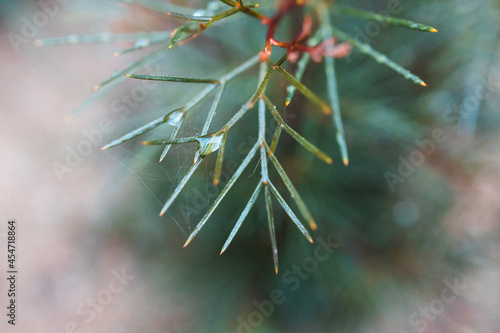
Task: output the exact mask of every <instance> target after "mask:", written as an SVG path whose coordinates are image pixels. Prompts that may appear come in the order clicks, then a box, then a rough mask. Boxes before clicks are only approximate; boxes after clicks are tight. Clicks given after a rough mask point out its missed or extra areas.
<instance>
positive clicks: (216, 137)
mask: <svg viewBox="0 0 500 333" xmlns="http://www.w3.org/2000/svg"><path fill="white" fill-rule="evenodd" d="M223 138H224V132H220V133H216V134H210V135H206V136H202V137H201V138H198V151H197V152H196V155H195V157H194V163H196V161H197V160H198V158H200V157H205V156H207V155H208V154H211V153H213V152H214V151H217V150H218V149H219V148H220V146H221V144H222V139H223Z"/></svg>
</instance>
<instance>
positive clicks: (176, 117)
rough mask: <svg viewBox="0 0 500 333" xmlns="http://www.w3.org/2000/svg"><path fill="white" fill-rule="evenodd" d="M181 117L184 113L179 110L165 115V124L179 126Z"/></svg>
mask: <svg viewBox="0 0 500 333" xmlns="http://www.w3.org/2000/svg"><path fill="white" fill-rule="evenodd" d="M183 115H184V112H182V111H180V110H177V111H173V112H171V113H169V114H168V115H167V117H168V120H167V123H168V124H169V125H172V126H179V125H180V123H181V120H182V116H183Z"/></svg>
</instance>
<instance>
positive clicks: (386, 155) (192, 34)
mask: <svg viewBox="0 0 500 333" xmlns="http://www.w3.org/2000/svg"><path fill="white" fill-rule="evenodd" d="M297 3H298V4H297ZM395 3H396V2H393V1H305V4H303V3H302V2H300V1H298V2H295V1H262V2H259V3H258V5H259V6H258V7H257V6H256V5H257V3H246V2H245V1H243V2H242V3H241V2H240V1H231V0H227V1H226V0H224V1H219V2H210V3H207V2H206V1H176V2H175V3H170V4H167V3H166V2H160V1H158V2H155V1H146V0H137V1H123V2H119V3H118V2H117V3H116V6H128V7H127V8H129V11H128V13H129V15H128V16H127V17H122V18H120V19H121V20H122V22H126V21H127V20H132V21H133V20H134V13H135V12H137V13H139V12H140V15H142V16H147V15H149V14H150V15H151V19H150V21H149V22H148V29H147V31H139V30H137V31H133V32H131V31H127V32H122V31H113V32H112V33H105V34H102V33H101V34H100V33H98V34H96V35H95V34H94V35H92V34H89V35H91V36H90V37H86V38H88V40H87V41H85V38H84V37H81V36H76V35H75V36H69V37H63V38H59V39H57V38H56V39H44V40H40V41H37V44H38V45H52V44H66V43H69V44H74V43H80V42H84V43H86V42H115V41H116V42H120V44H119V46H117V54H116V56H119V57H128V59H130V63H131V66H130V67H128V68H127V67H126V66H125V67H122V68H120V69H119V70H118V71H117V72H116V73H112V72H110V73H103V83H101V84H99V85H97V86H96V91H95V92H94V94H93V95H91V97H90V99H89V100H88V101H87V102H84V104H83V107H79V108H77V109H76V110H75V111H74V112H73V113H72V114H71V118H72V121H78V114H81V112H92V111H93V110H92V108H93V105H94V103H97V104H98V103H101V102H102V101H103V100H106V98H109V96H113V94H119V92H120V89H122V90H124V89H131V87H134V86H135V85H142V84H143V82H144V80H148V81H151V80H153V81H154V83H147V84H155V86H154V87H155V88H154V89H152V90H151V91H149V92H148V95H147V99H146V100H145V101H144V102H143V103H141V104H140V106H139V107H138V109H137V110H134V111H133V114H131V115H128V116H126V117H123V118H124V119H120V117H118V116H116V115H114V114H113V112H112V110H111V111H110V115H111V117H114V121H116V131H115V133H113V138H110V143H109V145H107V146H106V147H104V148H109V151H110V152H111V151H113V152H112V153H110V154H113V156H114V157H113V158H116V159H117V160H119V161H120V167H117V170H116V179H112V180H110V188H111V190H110V192H109V193H107V194H104V195H103V200H109V202H110V210H109V213H108V214H109V215H108V216H107V218H108V219H110V220H113V221H115V222H114V223H113V224H112V228H111V229H110V230H105V231H104V232H103V233H101V235H103V237H105V236H106V235H107V234H108V233H109V234H114V235H117V237H120V238H123V239H126V240H127V242H128V243H129V244H130V246H132V247H134V248H136V251H137V253H138V254H139V256H140V257H141V258H142V260H143V265H144V269H145V270H147V271H148V272H149V274H150V279H151V283H153V284H156V285H158V286H159V287H158V290H159V291H160V292H162V291H164V292H165V294H169V295H172V294H175V295H177V296H178V302H179V309H180V310H179V311H182V312H185V313H189V318H190V319H189V322H190V323H189V325H188V324H186V323H184V325H185V327H188V326H189V327H190V329H187V330H186V331H191V332H230V331H231V332H232V331H235V330H237V329H238V327H241V320H238V318H242V320H243V321H246V322H248V315H250V314H251V313H252V312H254V311H256V310H257V308H256V306H255V304H254V301H257V302H262V301H264V300H268V299H269V298H270V294H271V292H272V291H273V290H275V289H278V290H281V291H282V292H283V295H284V296H283V297H284V299H286V301H284V302H283V303H282V304H279V305H275V306H274V308H273V311H272V314H271V315H269V316H264V319H263V321H262V323H259V325H257V326H258V327H257V328H255V331H256V332H306V331H307V332H327V331H328V332H341V331H342V332H344V331H346V332H352V331H358V330H359V331H377V330H374V329H373V328H370V325H374V324H373V322H375V321H376V320H375V318H378V317H379V316H382V315H385V316H387V313H391V312H392V311H394V313H395V315H394V316H395V317H398V316H401V319H399V320H400V321H402V322H403V324H401V323H399V324H398V325H400V326H398V327H401V328H402V329H407V330H408V331H409V332H413V331H414V330H415V327H412V326H411V323H409V322H408V316H409V315H410V314H411V313H412V312H413V311H414V310H413V308H412V307H411V304H409V303H411V302H410V301H408V300H410V299H413V298H415V295H418V296H421V295H422V294H423V293H424V294H425V293H432V291H436V292H438V291H439V290H440V289H441V288H442V281H443V280H444V279H446V278H448V279H450V280H452V279H453V278H454V277H456V276H459V275H460V274H462V273H463V272H465V271H467V269H470V268H471V267H472V263H473V262H474V258H475V257H477V256H478V255H479V254H480V253H481V251H482V250H483V249H481V248H480V246H479V245H478V244H477V243H471V242H469V241H468V237H467V233H466V232H463V231H460V232H457V228H456V227H453V226H452V224H451V225H450V223H449V222H448V223H445V221H448V214H449V212H450V209H451V208H452V207H454V206H455V205H456V202H455V198H456V192H457V191H459V189H460V187H461V186H464V185H463V184H464V182H466V181H467V179H468V178H470V177H472V175H473V174H474V171H475V167H476V165H475V164H474V160H475V154H480V153H481V152H482V150H481V149H482V143H485V142H486V143H487V142H488V138H490V137H492V134H493V133H494V131H495V130H496V126H497V125H498V123H499V122H498V121H499V117H498V116H497V114H496V112H495V109H496V106H497V102H498V101H497V97H496V94H495V93H493V92H491V96H490V97H489V98H481V99H480V101H479V102H477V103H476V104H477V105H475V104H474V105H472V106H470V105H471V104H470V103H471V102H470V101H471V99H470V98H468V97H470V96H473V95H474V94H475V91H476V87H478V86H481V82H482V81H481V78H486V79H487V78H488V75H489V74H491V73H495V71H496V70H497V69H498V68H497V67H498V65H497V60H496V54H497V53H498V47H497V41H498V26H497V25H498V19H499V15H498V14H499V12H498V3H497V2H493V1H477V2H471V1H465V0H463V1H454V2H447V1H404V0H401V1H397V4H399V5H397V6H396V5H395ZM287 6H288V7H287ZM353 8H354V9H353ZM167 11H168V12H169V15H167V14H165V12H167ZM221 13H222V14H221ZM370 13H380V14H383V15H387V14H389V16H388V17H387V16H378V15H373V14H370ZM280 15H282V17H281V16H280ZM142 19H143V18H142ZM266 20H267V21H266ZM407 20H410V21H407ZM413 22H419V23H421V24H416V23H413ZM263 23H264V24H263ZM274 23H276V31H273V29H272V27H273V24H274ZM433 27H435V28H436V29H437V30H439V32H435V30H436V29H434V28H433ZM118 30H119V29H118ZM270 31H271V32H272V37H273V41H274V39H275V40H276V42H275V44H273V43H274V42H270ZM69 33H71V31H68V34H69ZM334 36H336V37H337V38H338V40H337V39H336V38H335V39H334V38H333V37H334ZM130 40H132V41H133V42H132V43H129V44H123V41H130ZM278 41H279V42H278ZM266 42H267V43H266ZM280 42H281V44H280ZM283 42H288V44H287V43H283ZM344 42H346V43H344ZM271 45H272V46H271ZM68 47H69V46H68ZM96 47H99V46H96ZM351 48H352V49H351ZM271 50H272V52H271ZM146 65H148V66H150V67H146ZM146 68H149V69H153V71H149V70H146ZM125 74H126V75H127V76H125ZM111 75H113V76H112V77H111ZM109 77H111V79H109ZM424 81H425V83H424ZM425 86H426V87H425ZM436 130H438V132H436ZM127 133H128V134H127ZM436 133H439V135H437V134H436ZM123 135H125V136H123ZM139 135H140V136H139ZM436 137H439V139H436ZM115 139H116V140H115ZM113 140H115V141H113ZM426 144H427V145H426ZM143 145H146V146H143ZM115 146H116V147H115ZM419 150H420V152H421V153H419V154H417V153H416V151H419ZM107 151H108V150H106V152H107ZM131 152H132V153H131ZM103 154H105V153H104V152H103ZM417 155H418V157H419V159H417V160H415V156H417ZM158 160H161V163H159V162H158ZM409 161H413V162H409ZM415 161H416V162H415ZM193 162H194V164H193ZM332 162H333V163H332ZM123 165H125V166H126V167H125V168H124V167H123ZM130 170H135V172H136V173H134V174H131V173H130V172H129V171H130ZM401 170H403V171H404V172H403V173H404V174H402V172H401ZM138 174H139V175H142V176H139V177H137V175H138ZM146 175H147V176H146ZM126 179H128V180H127V181H125V180H126ZM126 182H135V184H136V186H132V187H128V186H125V183H126ZM121 189H126V191H127V193H126V194H125V195H122V199H123V202H122V203H114V200H112V199H111V197H112V196H113V195H114V193H118V192H119V191H121ZM151 193H152V194H153V195H154V196H153V195H152V194H151ZM107 196H109V197H107ZM156 198H158V199H159V200H160V202H158V201H157V199H156ZM158 213H161V217H158ZM202 227H203V228H202ZM194 236H196V238H195V239H194V240H193V238H194ZM228 236H229V238H228ZM304 236H305V237H304ZM327 239H330V240H333V241H334V242H335V243H336V244H337V246H336V247H335V250H334V251H333V252H332V253H331V254H329V255H328V258H327V259H326V260H324V261H317V260H316V262H315V264H314V266H311V267H313V268H310V267H309V268H310V272H306V273H304V269H303V268H300V267H303V265H304V263H307V262H308V261H310V258H314V250H315V249H316V248H317V246H319V244H321V242H319V241H318V240H322V241H323V242H326V241H327ZM308 240H309V241H308ZM191 241H192V242H191ZM313 241H314V243H313V244H311V243H312V242H313ZM229 243H231V246H229ZM187 244H190V245H189V246H188V247H187V248H185V249H183V248H182V246H183V245H187ZM221 248H223V249H222V250H223V251H225V252H224V253H223V254H222V255H220V256H219V253H221ZM278 267H279V270H278ZM297 267H299V268H297ZM299 271H300V272H299ZM276 273H277V274H278V275H276ZM167 281H168V283H167ZM172 282H173V284H174V285H176V286H177V288H176V290H172V289H170V288H171V287H168V286H171V285H172ZM163 285H164V286H165V290H163V289H162V287H161V286H163ZM406 307H408V310H402V309H406ZM159 311H161V309H160V310H159ZM446 316H448V317H449V318H448V317H446ZM446 316H443V317H442V318H439V319H438V320H441V321H443V324H442V325H445V326H444V327H450V328H449V329H450V331H451V328H452V327H454V326H453V325H455V322H454V318H455V316H456V314H453V312H451V311H450V312H449V313H447V315H446ZM450 318H451V319H450ZM446 325H449V326H446ZM447 329H448V328H447ZM447 329H445V330H444V331H448V330H447Z"/></svg>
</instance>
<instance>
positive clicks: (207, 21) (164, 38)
mask: <svg viewBox="0 0 500 333" xmlns="http://www.w3.org/2000/svg"><path fill="white" fill-rule="evenodd" d="M125 2H127V3H136V4H140V5H142V6H146V7H149V8H151V9H155V10H158V11H159V12H162V13H166V14H167V15H168V17H166V18H165V19H167V20H170V19H180V20H183V21H185V23H183V24H182V25H180V26H179V27H177V28H176V29H174V30H173V31H159V32H140V33H132V34H123V35H119V34H105V33H101V34H97V35H92V36H75V35H71V36H68V37H63V38H52V39H45V40H38V41H36V44H37V45H40V46H47V45H57V44H75V43H96V42H117V41H122V40H128V41H134V43H135V44H134V46H133V47H132V48H128V49H124V50H121V51H118V52H116V53H115V56H118V55H122V54H126V53H130V52H133V51H137V50H140V49H144V48H149V47H151V46H154V45H159V46H160V48H159V49H158V50H157V51H154V52H152V53H150V54H149V55H147V56H145V57H143V58H141V59H140V60H138V61H136V62H135V63H133V64H132V65H130V66H128V67H127V68H125V69H123V70H121V71H120V72H119V73H117V74H115V75H113V76H112V77H110V78H109V79H107V80H105V81H104V82H102V83H100V84H98V85H96V86H95V87H94V89H95V90H99V91H100V92H97V93H96V95H95V96H94V97H92V98H91V99H89V100H88V101H86V102H85V103H84V104H83V105H82V106H80V107H79V108H77V109H76V110H74V111H73V113H72V115H75V114H77V113H78V112H80V111H81V110H83V109H84V108H85V107H87V106H88V105H90V104H91V103H92V102H94V101H95V100H97V99H98V98H100V97H102V96H103V95H104V93H105V90H104V89H106V88H109V87H112V86H113V85H114V84H116V83H118V82H119V81H121V80H123V79H124V78H126V77H128V78H132V79H139V80H154V81H168V82H176V83H182V84H203V85H207V86H206V88H205V89H203V90H202V91H201V92H200V93H198V94H196V95H195V96H193V97H192V99H191V100H190V101H189V102H187V103H186V104H185V105H184V106H183V107H181V108H177V109H175V110H172V111H170V112H168V113H167V114H166V115H164V116H162V117H160V118H158V119H155V120H153V121H151V122H149V123H147V124H145V125H143V126H141V127H139V128H137V129H135V130H133V131H131V132H129V133H127V134H125V135H123V136H122V137H120V138H118V139H116V140H114V141H113V142H111V143H109V144H107V145H106V146H104V147H103V148H102V149H108V148H111V147H114V146H117V145H119V144H121V143H124V142H126V141H129V140H131V139H134V138H136V137H137V136H140V135H142V134H144V133H146V132H149V131H151V130H153V129H155V128H157V127H158V126H160V125H164V124H168V125H170V126H171V127H173V128H172V130H171V134H170V136H169V137H168V138H163V139H158V140H152V141H144V142H142V143H143V144H144V145H159V146H163V151H162V153H161V156H160V162H161V161H162V160H163V159H164V158H165V156H166V155H167V153H168V151H169V149H170V147H171V145H174V144H184V143H192V142H196V143H197V144H198V149H197V151H196V152H195V156H194V164H193V166H192V167H191V168H190V169H189V170H188V172H187V173H186V175H185V176H184V177H183V178H182V180H181V181H180V182H179V184H178V185H177V187H176V188H175V190H174V191H173V193H172V194H171V196H170V197H169V198H168V199H167V201H166V203H165V204H164V206H163V208H162V209H161V212H160V216H161V215H163V214H164V213H165V212H166V211H167V210H168V209H169V208H170V207H171V205H172V203H173V202H174V200H175V199H176V198H177V196H178V195H179V193H180V192H181V191H182V189H183V188H184V187H185V186H186V184H187V183H188V181H189V180H190V178H191V177H192V176H193V174H194V173H195V171H196V170H197V169H198V168H199V166H200V165H201V164H202V162H203V160H204V159H205V157H206V156H208V155H209V154H212V153H214V152H216V151H217V152H218V156H217V162H216V165H215V173H214V178H213V184H214V185H218V184H219V181H220V175H221V170H222V165H223V161H224V152H225V148H226V139H227V136H228V133H229V132H230V131H231V129H232V128H233V126H235V125H236V124H237V123H239V122H240V121H241V119H243V117H244V116H245V115H246V114H247V113H248V112H249V111H250V110H252V109H255V108H256V109H257V113H258V124H259V125H258V129H256V130H257V131H258V138H257V140H256V142H255V143H254V145H253V147H252V148H251V149H250V151H249V152H248V153H247V155H246V156H245V157H244V158H243V160H242V162H241V164H240V165H239V167H238V168H237V170H236V171H235V173H234V174H233V176H232V177H231V178H230V179H229V181H228V182H227V183H226V184H225V186H224V187H223V189H222V190H221V191H220V194H219V195H218V197H217V198H216V199H215V201H214V202H213V204H212V206H211V207H210V208H209V209H208V211H207V212H206V214H205V215H204V216H203V217H202V219H201V220H200V222H199V223H198V225H197V226H196V227H195V228H194V230H193V231H192V232H191V234H190V235H189V237H188V239H187V240H186V242H185V244H184V246H186V245H188V244H189V243H190V242H191V241H192V240H193V238H194V237H195V236H196V235H197V234H198V232H199V231H200V230H201V229H202V227H203V226H204V225H205V224H206V223H207V221H208V220H209V218H210V217H211V216H212V214H213V212H214V211H215V209H216V208H217V207H218V206H219V204H220V203H221V201H222V200H223V199H224V198H225V196H226V195H227V194H228V193H229V191H230V190H231V188H232V187H233V185H234V184H235V182H236V181H237V180H238V178H239V177H240V176H241V175H242V174H243V172H244V170H245V169H246V168H247V167H248V166H249V165H250V164H251V163H252V161H253V159H254V158H255V157H256V156H260V160H259V163H260V166H261V177H260V179H259V181H258V184H257V186H256V188H255V190H254V192H253V194H252V195H251V197H250V199H249V200H248V202H247V204H246V206H245V208H244V210H243V212H242V213H241V215H240V217H239V219H238V220H237V222H236V224H235V226H234V229H233V230H232V232H231V233H230V235H229V237H228V239H227V241H226V242H225V243H224V245H223V248H222V251H221V254H222V252H224V251H225V250H226V249H227V247H228V246H229V244H230V243H231V241H232V240H233V238H234V237H235V235H236V233H237V231H238V230H239V228H240V227H241V225H242V222H243V221H244V219H245V217H246V216H247V214H248V212H249V210H250V209H251V208H252V206H253V205H254V203H255V202H256V201H257V199H258V197H259V195H260V194H261V192H263V196H264V200H265V210H266V214H267V219H268V226H269V234H270V238H271V244H272V252H273V261H274V267H275V271H276V274H277V273H278V250H277V243H276V230H275V225H274V216H273V204H272V197H274V198H275V200H276V201H277V202H278V203H279V205H280V206H281V207H282V208H283V210H284V211H285V212H286V213H287V215H288V216H289V217H290V219H291V220H292V222H293V223H294V224H295V225H296V226H297V228H298V229H299V231H300V232H301V233H302V234H303V235H304V237H305V238H306V239H307V240H308V241H309V242H311V243H313V239H312V237H311V235H310V234H309V232H308V230H307V229H306V227H305V226H304V225H303V224H302V222H301V221H300V220H299V218H298V217H297V216H296V215H295V213H294V210H293V209H292V208H291V207H290V206H289V205H288V203H287V202H286V200H285V199H284V198H283V196H282V194H281V193H280V192H279V191H278V189H277V188H276V187H275V186H274V184H273V182H272V181H271V179H270V176H269V171H268V167H269V166H270V165H272V166H273V167H274V169H275V170H276V171H277V173H278V174H279V176H280V178H281V180H282V181H283V183H284V184H285V186H286V188H287V189H288V192H289V194H290V197H291V198H292V199H293V201H294V202H295V205H296V207H297V209H298V210H299V211H300V213H301V215H302V217H303V219H304V220H305V221H307V223H308V225H309V227H310V229H312V230H316V229H317V224H316V222H315V220H314V218H313V216H312V214H311V212H310V210H309V209H308V208H307V205H306V204H305V202H304V201H303V200H302V198H301V196H300V195H299V193H298V191H297V190H296V188H295V186H294V185H293V184H292V181H291V179H290V177H289V175H288V174H287V172H286V170H285V168H283V166H282V165H281V164H280V161H279V158H278V157H277V156H275V154H274V153H275V150H276V147H277V145H278V142H279V139H280V134H281V132H282V131H283V130H284V131H285V132H286V133H287V134H289V135H290V136H291V137H292V138H293V139H294V140H295V141H296V142H297V143H298V144H300V145H301V146H302V147H303V148H305V149H306V150H307V151H309V152H310V153H311V154H313V155H314V156H316V157H317V158H319V159H320V160H322V161H323V162H325V163H327V164H331V163H333V159H332V158H331V157H330V156H329V155H328V154H327V153H325V152H323V151H322V150H321V149H319V148H318V147H316V146H315V145H314V144H313V143H311V142H310V141H308V140H307V139H306V138H305V137H303V136H302V135H300V134H299V133H298V132H297V131H295V130H294V129H293V128H292V127H291V126H289V125H288V124H287V123H286V122H285V121H284V120H283V118H282V116H281V115H280V111H279V110H280V109H281V110H283V106H276V105H275V103H274V101H273V99H274V98H273V97H272V96H270V95H268V94H267V93H266V88H268V85H269V82H270V80H271V78H273V77H274V76H277V75H278V76H281V77H282V78H284V79H285V80H286V81H288V83H289V86H288V87H287V97H286V101H285V106H288V105H289V104H290V103H291V102H292V99H293V97H294V94H295V92H296V91H299V92H300V93H301V94H302V95H303V96H304V97H305V98H307V99H308V100H309V101H310V102H311V103H312V104H313V105H315V106H316V108H317V109H318V110H319V111H321V112H322V113H324V114H325V115H328V116H331V119H332V121H333V125H334V128H335V130H336V140H337V143H338V146H339V150H340V155H341V158H342V161H343V164H344V165H345V166H347V165H348V163H349V157H348V149H347V143H346V139H345V134H344V125H343V123H342V117H341V111H340V103H339V95H338V91H337V79H336V71H335V61H334V59H335V58H345V57H347V56H348V55H349V53H350V52H351V48H354V49H356V50H358V51H359V52H361V53H363V54H366V55H367V56H369V57H371V58H373V59H374V60H375V61H377V62H378V63H380V64H382V65H385V66H387V67H389V68H391V69H392V70H394V71H395V72H397V73H398V74H400V75H402V76H403V77H404V78H406V79H408V80H410V81H412V82H414V83H416V84H419V85H421V86H426V84H425V83H424V81H422V79H420V78H419V77H418V76H416V75H415V74H413V73H411V72H410V71H408V70H407V69H405V68H403V67H402V66H400V65H398V64H397V63H395V62H394V61H392V60H391V59H389V57H387V56H386V55H384V54H382V53H380V52H378V51H376V50H375V49H373V48H372V47H371V46H370V45H368V44H367V43H364V42H361V41H359V40H357V39H355V38H354V37H352V36H350V35H349V34H347V33H345V32H344V31H343V30H342V29H340V28H338V27H336V26H335V25H333V24H332V19H331V17H332V16H333V15H345V16H351V17H356V18H362V19H368V20H374V21H378V22H383V23H385V24H391V25H397V26H402V27H405V28H409V29H415V30H419V31H425V32H437V30H436V29H435V28H432V27H430V26H427V25H424V24H420V23H415V22H412V21H409V20H405V19H401V18H394V17H389V16H383V15H379V14H373V13H371V12H368V11H363V10H359V9H355V8H349V7H343V6H338V5H335V4H331V3H327V2H325V1H298V0H297V1H296V0H287V1H282V2H281V5H280V6H279V8H277V9H276V10H275V12H274V13H261V12H260V11H258V8H257V7H258V5H257V4H250V3H243V1H241V0H238V1H232V0H221V1H220V2H211V3H209V5H208V6H207V8H205V9H200V10H197V11H192V10H191V9H189V8H184V7H180V6H175V5H169V4H163V3H159V2H154V1H146V0H129V1H125ZM297 10H300V11H301V13H302V22H303V23H302V26H301V27H300V26H299V34H298V35H297V36H296V37H295V38H294V39H293V40H292V41H289V42H285V41H278V40H277V39H276V38H275V33H276V32H277V30H278V27H279V26H280V23H281V21H282V20H283V19H284V18H285V17H286V16H287V15H289V14H290V13H293V12H294V11H297ZM238 15H248V16H250V17H253V18H255V19H257V20H260V21H261V22H262V24H264V25H266V26H267V35H266V36H262V41H263V42H264V45H265V46H264V49H263V50H262V51H261V52H259V54H258V55H255V56H253V57H251V58H250V59H248V60H246V61H244V62H243V63H242V64H241V65H239V66H237V67H236V68H234V69H232V70H230V71H229V72H227V73H226V74H225V75H222V76H221V77H218V78H198V77H180V76H171V75H161V74H159V73H158V74H155V75H145V74H134V73H133V72H137V71H139V70H140V69H141V68H142V67H143V66H144V65H146V64H149V63H151V62H153V61H155V60H157V59H158V58H161V57H162V56H163V55H164V54H165V53H166V52H168V51H169V50H170V49H172V48H173V47H181V46H182V45H184V44H186V43H188V42H190V41H192V40H194V39H195V38H197V37H199V36H200V35H201V34H202V33H203V32H204V31H205V30H207V29H208V28H209V27H210V26H211V25H212V24H216V23H217V22H218V21H223V20H224V21H225V20H230V19H231V18H232V17H237V16H238ZM314 30H316V31H314ZM338 40H341V41H343V43H341V44H338V43H337V41H338ZM273 47H275V49H280V51H279V52H281V53H283V51H284V55H280V56H281V58H280V59H279V60H278V61H277V62H276V63H274V62H273V61H272V60H271V56H272V55H273V54H274V53H278V52H277V51H278V50H273ZM299 59H300V60H299ZM311 59H312V60H313V61H316V62H321V61H323V62H324V66H325V74H326V75H325V78H326V81H325V85H326V87H327V100H324V99H323V98H321V97H320V96H319V95H318V94H317V93H315V92H314V91H313V89H311V88H309V87H308V86H307V85H305V84H304V83H302V82H301V79H302V77H303V74H304V72H305V70H306V68H307V66H308V64H309V62H310V60H311ZM296 61H298V66H297V69H296V71H295V74H291V73H290V72H289V70H287V69H285V68H284V66H285V64H286V63H287V62H292V63H293V62H296ZM259 63H260V71H259V73H260V74H259V80H258V85H257V87H256V88H255V92H254V93H253V94H251V95H249V96H248V100H247V102H246V103H244V104H243V105H242V106H241V107H240V109H239V110H235V112H234V113H233V115H232V117H231V118H230V119H229V120H228V121H227V123H226V124H225V125H224V126H222V127H221V128H218V129H216V130H211V124H212V121H213V119H214V117H215V114H216V112H217V111H218V110H219V104H220V102H221V99H222V98H223V95H224V91H225V88H226V86H227V85H228V84H231V80H233V79H234V78H236V77H237V76H239V75H240V74H242V73H243V72H245V71H249V70H251V69H252V68H253V67H255V66H256V65H258V64H259ZM213 92H215V98H214V99H213V102H212V104H211V107H210V111H209V113H208V116H207V118H206V120H205V122H204V126H203V129H202V130H201V132H200V133H199V134H198V135H194V136H190V137H178V133H179V131H180V129H181V127H182V126H183V125H184V121H185V119H186V117H187V116H188V114H190V113H191V112H192V110H193V109H194V107H195V106H196V105H198V104H199V103H203V102H204V101H205V99H206V98H207V97H208V96H210V95H211V93H213ZM266 111H268V112H269V114H270V115H271V116H272V119H273V120H274V121H275V122H276V131H275V135H274V136H273V138H272V141H271V142H270V143H269V142H267V141H266V138H265V130H266ZM269 161H270V162H271V163H270V164H269V163H268V162H269Z"/></svg>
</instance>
